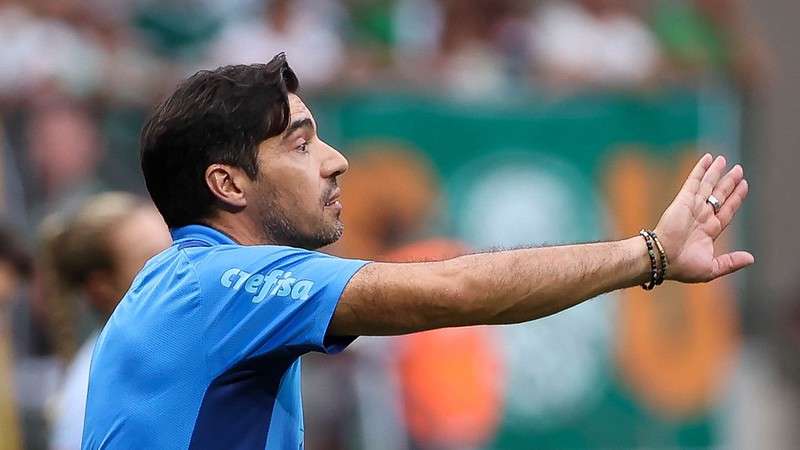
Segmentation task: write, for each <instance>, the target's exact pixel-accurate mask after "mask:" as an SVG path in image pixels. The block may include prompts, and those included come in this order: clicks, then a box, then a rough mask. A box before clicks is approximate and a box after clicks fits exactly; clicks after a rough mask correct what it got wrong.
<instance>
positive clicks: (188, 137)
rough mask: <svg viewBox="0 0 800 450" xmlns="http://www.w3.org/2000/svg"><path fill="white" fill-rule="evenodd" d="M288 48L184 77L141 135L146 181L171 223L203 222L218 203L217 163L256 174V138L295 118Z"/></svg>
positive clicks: (275, 132)
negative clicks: (211, 185)
mask: <svg viewBox="0 0 800 450" xmlns="http://www.w3.org/2000/svg"><path fill="white" fill-rule="evenodd" d="M298 85H299V83H298V80H297V76H296V75H295V73H294V72H293V71H292V69H291V68H290V67H289V64H288V63H287V62H286V55H284V54H283V53H281V54H279V55H277V56H275V57H274V58H273V59H272V60H271V61H270V62H268V63H267V64H251V65H235V66H223V67H219V68H217V69H215V70H203V71H200V72H197V73H196V74H194V75H193V76H191V77H189V78H188V79H186V80H185V81H183V82H182V83H181V84H180V85H179V86H178V88H177V89H176V90H175V92H174V93H173V94H172V95H171V96H170V97H169V98H167V99H166V100H164V101H163V102H162V103H161V104H160V105H158V107H156V109H155V111H154V112H153V114H152V115H151V116H150V118H149V119H148V120H147V122H146V123H145V125H144V128H143V129H142V136H141V153H140V157H141V164H142V172H143V174H144V180H145V184H146V185H147V190H148V191H149V192H150V196H151V197H152V199H153V203H155V205H156V207H157V208H158V210H159V212H161V215H162V216H164V221H165V222H166V223H167V225H168V226H169V227H170V228H175V227H180V226H183V225H188V224H192V223H198V222H201V221H202V220H203V219H205V218H208V217H209V215H210V214H211V213H212V212H213V210H214V208H215V207H216V205H217V199H216V197H215V196H214V195H213V194H212V193H211V191H210V190H209V189H208V186H207V185H206V182H205V171H206V169H207V168H208V166H209V165H211V164H229V165H231V166H235V167H239V168H241V169H243V170H244V171H245V173H247V175H248V176H249V177H250V178H251V179H255V177H256V176H257V175H258V164H257V156H258V145H259V144H260V143H261V142H263V141H264V140H266V139H269V138H270V137H273V136H277V135H279V134H281V133H282V132H283V131H284V130H285V129H286V127H287V126H288V125H289V93H294V92H296V91H297V88H298Z"/></svg>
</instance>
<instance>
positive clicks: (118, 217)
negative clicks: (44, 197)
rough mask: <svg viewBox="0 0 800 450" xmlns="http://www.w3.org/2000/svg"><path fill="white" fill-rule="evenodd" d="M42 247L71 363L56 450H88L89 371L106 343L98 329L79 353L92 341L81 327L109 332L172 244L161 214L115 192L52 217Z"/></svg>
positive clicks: (61, 343) (59, 336) (61, 344)
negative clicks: (133, 290) (84, 449)
mask: <svg viewBox="0 0 800 450" xmlns="http://www.w3.org/2000/svg"><path fill="white" fill-rule="evenodd" d="M42 240H43V247H44V254H43V262H44V263H45V270H44V274H43V276H44V281H45V287H44V289H45V294H46V296H47V298H48V303H49V310H50V311H51V314H52V316H53V330H54V331H55V332H54V334H55V336H54V337H55V342H56V343H57V345H58V350H59V353H60V355H61V356H62V358H63V359H64V360H71V362H70V364H69V367H68V368H67V370H66V371H65V377H64V380H63V384H62V386H61V391H60V393H59V394H58V397H57V399H56V403H55V411H54V417H53V419H54V420H53V426H52V437H51V442H50V447H51V448H53V449H59V450H72V449H78V448H80V443H81V436H82V432H83V417H84V412H85V410H84V408H85V403H86V391H87V384H88V380H89V363H90V361H91V356H92V351H93V349H94V344H95V341H96V339H97V335H98V331H97V328H96V327H97V325H90V327H91V328H94V330H93V331H92V332H91V333H90V334H89V336H88V337H87V338H86V339H85V340H84V341H83V344H82V345H81V346H80V349H79V350H77V352H76V351H75V349H76V347H77V345H76V343H77V341H78V340H77V337H78V336H79V335H81V334H85V333H81V332H80V331H81V330H80V327H81V325H84V326H85V323H84V324H82V323H81V322H86V318H87V317H92V316H94V317H96V318H97V322H96V323H97V324H98V325H100V326H102V325H103V324H104V323H105V321H106V320H107V319H108V317H109V316H110V315H111V313H112V312H113V311H114V308H115V307H116V306H117V303H118V302H119V300H120V299H121V298H122V296H123V295H124V294H125V292H126V291H127V290H128V288H129V287H130V284H131V282H132V281H133V278H134V277H135V276H136V274H137V273H138V271H139V269H141V268H142V266H143V265H144V263H145V262H146V261H147V260H148V259H149V258H150V257H152V256H153V255H155V254H157V253H158V252H160V251H161V250H163V249H164V248H166V247H168V246H169V245H170V242H171V239H170V237H169V233H168V232H167V227H166V225H165V224H164V222H163V220H162V219H161V216H160V215H159V214H158V212H157V211H156V210H155V208H153V207H152V206H151V205H149V204H148V203H145V202H144V201H142V200H140V199H138V198H136V197H134V196H132V195H130V194H125V193H119V192H112V193H104V194H100V195H97V196H94V197H91V198H90V199H89V200H87V202H86V203H85V204H83V205H82V206H81V208H80V209H79V210H78V212H77V213H76V214H75V215H74V217H71V218H70V219H68V220H67V221H66V222H64V223H62V222H61V221H60V219H59V217H58V216H52V217H50V218H49V219H48V220H47V221H46V222H45V224H44V226H43V231H42ZM78 297H80V298H81V299H83V300H85V302H86V304H85V305H83V304H82V303H81V302H79V301H77V298H78ZM87 306H88V308H87Z"/></svg>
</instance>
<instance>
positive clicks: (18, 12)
mask: <svg viewBox="0 0 800 450" xmlns="http://www.w3.org/2000/svg"><path fill="white" fill-rule="evenodd" d="M59 4H60V2H38V3H37V2H17V1H13V0H4V1H2V2H0V41H2V42H3V45H2V47H0V97H10V96H17V97H25V96H26V95H32V94H34V93H36V90H37V89H38V88H41V87H42V86H47V85H50V86H52V87H53V88H55V89H58V90H62V91H66V92H68V93H70V94H73V95H78V96H83V95H86V94H88V93H89V92H90V91H91V90H92V89H94V88H95V87H96V86H97V85H98V83H99V82H100V74H101V73H102V69H101V67H102V64H103V51H102V49H101V48H100V47H99V46H98V45H97V43H96V42H95V41H94V40H93V39H92V36H91V35H90V34H89V33H88V32H87V30H86V29H79V28H76V27H74V26H72V25H71V24H70V23H68V22H66V21H64V20H62V17H59V16H57V15H56V14H57V13H58V14H62V15H64V14H66V13H64V11H63V10H62V9H61V8H55V7H54V6H56V5H59ZM30 6H34V7H39V8H40V9H41V10H42V11H41V12H43V13H51V16H45V15H43V14H36V11H33V10H32V9H31V8H30ZM45 6H49V8H47V7H45ZM76 61H80V63H79V64H76Z"/></svg>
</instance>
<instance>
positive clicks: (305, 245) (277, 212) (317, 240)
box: [261, 198, 344, 250]
mask: <svg viewBox="0 0 800 450" xmlns="http://www.w3.org/2000/svg"><path fill="white" fill-rule="evenodd" d="M263 206H264V208H263V209H262V211H263V214H262V217H261V224H262V227H263V230H264V235H265V237H266V238H267V240H268V242H272V243H274V244H276V245H285V246H288V247H297V248H302V249H306V250H316V249H318V248H321V247H324V246H326V245H329V244H333V243H334V242H336V241H338V240H339V239H340V238H341V237H342V233H343V232H344V224H343V223H342V221H341V220H340V219H339V217H338V215H337V217H336V218H335V219H334V223H333V224H329V223H326V221H325V219H324V218H323V217H319V218H318V219H319V220H318V221H317V222H318V223H317V224H316V225H315V226H314V227H313V229H312V230H311V231H309V232H302V231H300V230H301V229H302V227H301V226H298V225H300V224H298V223H297V222H298V221H299V220H301V219H299V218H298V217H296V214H295V215H294V217H293V216H292V215H291V213H290V212H289V211H290V210H291V209H292V208H284V207H282V206H281V205H280V204H279V202H278V201H277V199H275V198H269V199H266V201H265V202H264V205H263ZM323 214H324V209H323Z"/></svg>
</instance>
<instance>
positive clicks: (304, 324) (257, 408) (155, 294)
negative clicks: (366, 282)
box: [82, 225, 366, 449]
mask: <svg viewBox="0 0 800 450" xmlns="http://www.w3.org/2000/svg"><path fill="white" fill-rule="evenodd" d="M172 235H173V239H174V241H175V242H174V244H173V245H172V246H171V247H170V248H169V249H167V250H165V251H164V252H162V253H161V254H159V255H157V256H155V257H154V258H153V259H151V260H150V261H148V262H147V264H146V265H145V266H144V268H143V269H142V270H141V272H140V273H139V274H138V275H137V277H136V279H135V280H134V281H133V284H132V285H131V288H130V290H129V291H128V293H127V294H126V295H125V297H124V298H123V299H122V301H121V302H120V304H119V306H117V309H116V310H115V311H114V314H112V316H111V318H110V319H109V321H108V323H107V324H106V326H105V328H104V329H103V331H102V332H101V334H100V336H99V338H98V341H97V345H96V347H95V351H94V355H93V357H92V366H91V371H90V376H89V393H88V398H87V408H86V420H85V423H84V430H83V444H82V446H83V448H84V449H186V448H190V449H195V448H197V449H298V448H300V449H301V448H303V408H302V399H301V395H300V359H299V358H300V356H301V355H302V354H304V353H306V352H309V351H321V352H326V353H334V352H339V351H341V350H342V349H344V347H345V346H346V345H347V344H349V343H350V342H352V340H353V338H345V339H330V338H326V332H327V329H328V325H329V323H330V320H331V318H332V316H333V313H334V310H335V309H336V305H337V303H338V301H339V297H340V296H341V294H342V291H343V290H344V288H345V286H346V285H347V283H348V282H349V280H350V278H351V277H352V276H353V275H354V274H355V273H356V272H357V271H358V270H359V269H360V268H361V267H363V266H364V264H366V262H365V261H358V260H348V259H342V258H336V257H332V256H328V255H325V254H322V253H318V252H313V251H307V250H301V249H297V248H290V247H282V246H272V245H266V246H242V245H238V244H236V243H235V242H234V241H233V240H232V239H230V238H229V237H228V236H226V235H224V234H222V233H220V232H218V231H216V230H214V229H212V228H209V227H205V226H201V225H189V226H186V227H182V228H178V229H175V230H173V231H172Z"/></svg>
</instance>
